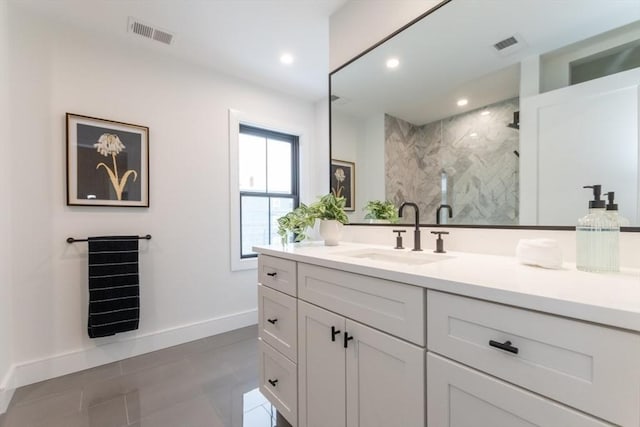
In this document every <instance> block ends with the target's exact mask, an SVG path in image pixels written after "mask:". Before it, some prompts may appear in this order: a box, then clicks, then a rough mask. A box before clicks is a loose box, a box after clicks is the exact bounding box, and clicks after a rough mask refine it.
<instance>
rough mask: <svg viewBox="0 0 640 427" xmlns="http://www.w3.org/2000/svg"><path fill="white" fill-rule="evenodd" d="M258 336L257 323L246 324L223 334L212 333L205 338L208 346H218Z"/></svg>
mask: <svg viewBox="0 0 640 427" xmlns="http://www.w3.org/2000/svg"><path fill="white" fill-rule="evenodd" d="M257 336H258V325H252V326H247V327H245V328H241V329H236V330H235V331H229V332H225V333H224V334H219V335H214V336H211V337H209V338H206V339H205V341H206V342H207V346H208V347H209V348H220V347H225V346H228V345H231V344H235V343H237V342H240V341H245V340H248V339H252V338H256V337H257Z"/></svg>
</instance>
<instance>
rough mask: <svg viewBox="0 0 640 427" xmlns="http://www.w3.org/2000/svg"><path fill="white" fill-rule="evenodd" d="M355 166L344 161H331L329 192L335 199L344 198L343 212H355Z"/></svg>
mask: <svg viewBox="0 0 640 427" xmlns="http://www.w3.org/2000/svg"><path fill="white" fill-rule="evenodd" d="M355 172H356V164H355V163H354V162H347V161H344V160H337V159H331V192H332V193H333V194H334V195H335V196H336V197H344V198H345V200H346V202H345V206H344V210H345V211H355V210H356V206H355V200H356V183H355V180H356V176H355Z"/></svg>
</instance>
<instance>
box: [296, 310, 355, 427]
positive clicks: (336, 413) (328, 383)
mask: <svg viewBox="0 0 640 427" xmlns="http://www.w3.org/2000/svg"><path fill="white" fill-rule="evenodd" d="M344 327H345V320H344V317H342V316H338V315H336V314H334V313H331V312H329V311H326V310H323V309H321V308H318V307H316V306H313V305H311V304H307V303H305V302H303V301H298V390H299V400H298V402H299V408H298V409H299V410H298V413H299V425H300V427H329V426H330V427H344V426H345V423H346V399H345V388H344V375H345V356H344V354H345V353H344V347H343V341H342V336H343V335H342V334H343V333H344ZM332 328H333V331H335V334H332ZM338 331H339V332H338ZM332 337H333V338H334V339H335V340H334V341H332Z"/></svg>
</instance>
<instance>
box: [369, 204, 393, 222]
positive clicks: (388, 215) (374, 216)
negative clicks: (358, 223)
mask: <svg viewBox="0 0 640 427" xmlns="http://www.w3.org/2000/svg"><path fill="white" fill-rule="evenodd" d="M364 211H365V212H367V214H366V215H365V217H364V219H368V220H369V221H370V222H390V223H392V224H395V223H396V222H398V209H396V206H395V205H394V204H393V202H390V201H388V200H385V201H382V200H370V201H369V202H368V203H367V206H365V207H364Z"/></svg>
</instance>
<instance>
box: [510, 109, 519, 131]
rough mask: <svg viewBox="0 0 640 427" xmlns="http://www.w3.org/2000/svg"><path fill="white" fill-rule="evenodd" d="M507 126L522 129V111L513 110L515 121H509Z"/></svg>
mask: <svg viewBox="0 0 640 427" xmlns="http://www.w3.org/2000/svg"><path fill="white" fill-rule="evenodd" d="M507 127H510V128H513V129H520V111H514V112H513V123H509V124H508V125H507Z"/></svg>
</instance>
